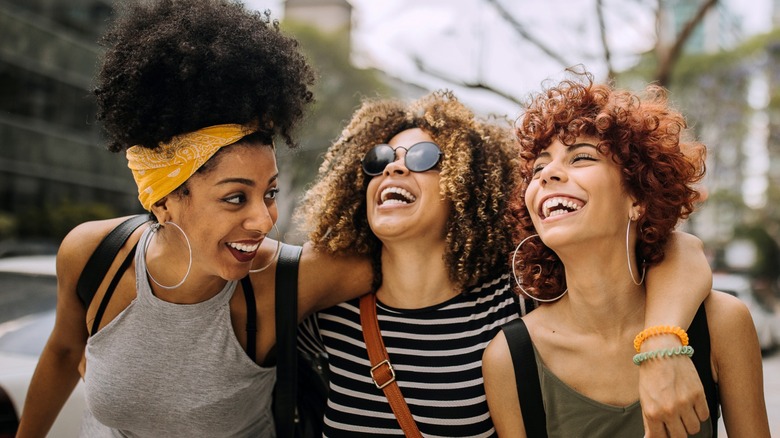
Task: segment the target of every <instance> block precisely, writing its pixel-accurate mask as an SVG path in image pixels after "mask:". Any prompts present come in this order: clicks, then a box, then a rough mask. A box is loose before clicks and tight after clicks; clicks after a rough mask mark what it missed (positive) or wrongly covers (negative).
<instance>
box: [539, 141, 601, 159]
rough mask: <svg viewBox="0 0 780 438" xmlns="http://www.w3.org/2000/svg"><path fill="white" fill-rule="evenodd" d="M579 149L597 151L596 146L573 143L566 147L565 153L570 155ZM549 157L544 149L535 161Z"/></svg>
mask: <svg viewBox="0 0 780 438" xmlns="http://www.w3.org/2000/svg"><path fill="white" fill-rule="evenodd" d="M579 148H593V149H596V150H598V149H599V148H598V147H597V146H596V145H593V144H590V143H585V142H580V143H574V144H573V145H571V146H566V153H570V152H571V151H573V150H574V149H579ZM549 156H550V153H549V152H547V150H546V149H545V150H543V151H542V152H540V153H539V155H537V157H536V159H537V160H538V159H539V158H542V157H549Z"/></svg>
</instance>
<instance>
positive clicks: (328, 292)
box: [298, 242, 373, 320]
mask: <svg viewBox="0 0 780 438" xmlns="http://www.w3.org/2000/svg"><path fill="white" fill-rule="evenodd" d="M372 279H373V270H372V267H371V261H370V260H369V259H368V258H366V257H357V256H335V255H332V254H328V253H325V252H324V251H319V250H315V249H314V247H313V246H312V244H311V243H309V242H307V243H306V244H304V245H303V253H302V254H301V264H300V267H299V272H298V309H299V315H298V318H299V320H303V319H304V318H305V317H306V316H308V315H310V314H311V313H313V312H315V311H317V310H321V309H325V308H327V307H330V306H333V305H336V304H338V303H341V302H344V301H347V300H349V299H352V298H357V297H359V296H361V295H363V294H365V293H366V292H369V291H370V290H371V281H372Z"/></svg>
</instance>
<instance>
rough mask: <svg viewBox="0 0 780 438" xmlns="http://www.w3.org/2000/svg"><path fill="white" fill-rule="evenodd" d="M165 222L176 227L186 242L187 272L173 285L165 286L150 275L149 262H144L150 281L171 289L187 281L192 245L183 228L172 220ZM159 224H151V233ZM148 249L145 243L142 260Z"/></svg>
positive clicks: (190, 264)
mask: <svg viewBox="0 0 780 438" xmlns="http://www.w3.org/2000/svg"><path fill="white" fill-rule="evenodd" d="M165 224H166V225H167V224H171V225H173V226H174V227H176V229H178V230H179V231H180V232H181V234H182V236H184V240H185V241H186V242H187V249H188V250H189V253H190V262H189V264H188V265H187V273H186V274H184V278H182V279H181V281H180V282H178V283H176V284H175V285H173V286H165V285H164V284H160V282H159V281H157V280H155V279H154V277H152V273H151V272H149V264H148V263H147V264H146V275H148V276H149V278H151V279H152V281H153V282H154V284H156V285H157V286H160V287H161V288H163V289H167V290H171V289H176V288H177V287H179V286H181V285H182V284H184V282H185V281H187V277H189V276H190V270H191V269H192V245H190V239H189V238H188V237H187V233H185V232H184V230H182V229H181V227H180V226H178V225H176V223H174V222H171V221H167V222H165ZM160 226H161V225H160V223H159V222H158V223H155V224H153V225H152V232H153V233H156V232H157V231H158V230H159V229H160ZM148 249H149V244H147V245H146V246H145V247H144V260H146V251H147V250H148Z"/></svg>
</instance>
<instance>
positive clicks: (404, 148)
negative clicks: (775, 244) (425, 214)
mask: <svg viewBox="0 0 780 438" xmlns="http://www.w3.org/2000/svg"><path fill="white" fill-rule="evenodd" d="M426 143H428V144H432V145H433V146H434V147H436V151H437V152H438V156H437V157H436V161H435V162H434V163H433V165H431V166H430V167H428V168H425V169H419V170H416V169H412V168H411V167H409V163H408V162H407V161H406V159H407V157H409V151H411V150H412V149H414V148H415V147H416V146H418V145H422V144H426ZM381 147H388V148H390V150H392V151H393V160H392V161H390V162H388V163H387V164H385V165H384V167H382V170H381V171H379V172H369V171H368V169H366V163H365V160H366V156H368V154H369V153H371V152H373V151H374V150H376V149H377V148H381ZM398 149H403V150H405V151H406V153H405V154H404V166H405V167H406V168H407V169H409V171H410V172H417V173H421V172H427V171H429V170H431V169H433V168H434V167H436V166H437V165H438V164H439V163H440V162H441V157H443V156H444V152H442V151H441V148H440V147H439V145H437V144H436V143H434V142H432V141H420V142H417V143H415V144H413V145H411V146H409V147H408V148H407V147H403V146H398V147H397V148H395V149H393V147H392V146H390V145H389V144H386V143H382V144H378V145H376V146H374V147H372V148H371V149H369V150H368V151H367V152H366V154H365V155H364V156H363V158H362V159H361V160H360V164H361V167H362V168H363V173H365V174H366V175H368V176H379V175H381V174H382V172H384V171H385V168H387V166H388V165H390V164H391V163H394V162H396V161H397V158H396V156H397V155H396V152H397V151H398ZM375 155H376V154H375ZM377 161H379V160H377ZM415 167H416V166H415Z"/></svg>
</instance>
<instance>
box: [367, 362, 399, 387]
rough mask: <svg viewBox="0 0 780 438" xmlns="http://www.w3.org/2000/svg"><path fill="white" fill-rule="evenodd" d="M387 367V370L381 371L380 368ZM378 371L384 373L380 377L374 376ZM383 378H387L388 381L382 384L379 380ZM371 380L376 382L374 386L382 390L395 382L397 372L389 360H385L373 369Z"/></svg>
mask: <svg viewBox="0 0 780 438" xmlns="http://www.w3.org/2000/svg"><path fill="white" fill-rule="evenodd" d="M385 365H386V366H387V369H385V370H379V368H381V367H383V366H385ZM377 370H379V371H382V372H381V373H380V374H379V376H377V375H376V374H374V373H375V372H376V371H377ZM382 377H384V378H386V379H387V380H386V381H384V382H381V383H380V382H379V380H381V379H382ZM371 380H373V381H374V385H376V387H377V388H379V389H382V388H384V387H385V386H387V385H389V384H391V383H393V382H395V370H394V369H393V365H391V364H390V361H389V360H387V359H385V360H383V361H382V362H379V363H378V364H376V365H374V366H373V367H371Z"/></svg>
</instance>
